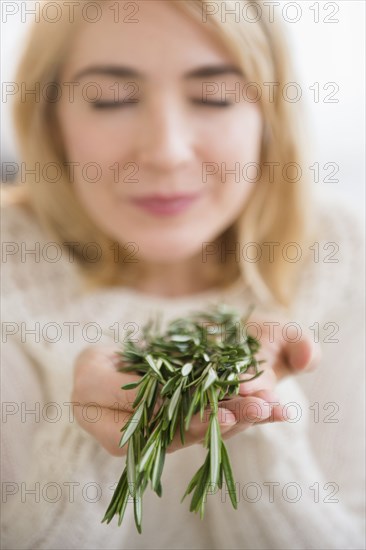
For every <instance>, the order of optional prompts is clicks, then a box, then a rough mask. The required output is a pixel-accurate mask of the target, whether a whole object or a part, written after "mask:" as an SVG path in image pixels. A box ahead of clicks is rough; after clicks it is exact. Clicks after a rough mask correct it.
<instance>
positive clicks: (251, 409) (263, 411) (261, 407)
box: [246, 401, 273, 421]
mask: <svg viewBox="0 0 366 550" xmlns="http://www.w3.org/2000/svg"><path fill="white" fill-rule="evenodd" d="M272 408H273V406H272V404H271V403H267V402H266V401H262V402H261V403H258V401H257V402H256V403H250V404H249V405H248V407H247V410H246V414H247V416H248V419H249V420H250V421H255V420H265V419H266V418H269V417H270V416H271V414H272Z"/></svg>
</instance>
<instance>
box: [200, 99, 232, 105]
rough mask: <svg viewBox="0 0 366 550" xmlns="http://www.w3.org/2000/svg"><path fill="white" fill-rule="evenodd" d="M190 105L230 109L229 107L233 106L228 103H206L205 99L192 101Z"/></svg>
mask: <svg viewBox="0 0 366 550" xmlns="http://www.w3.org/2000/svg"><path fill="white" fill-rule="evenodd" d="M192 103H194V104H195V105H205V106H207V107H230V105H233V103H232V102H230V101H207V100H206V99H192Z"/></svg>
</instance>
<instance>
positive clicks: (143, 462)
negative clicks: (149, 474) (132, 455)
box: [138, 441, 156, 473]
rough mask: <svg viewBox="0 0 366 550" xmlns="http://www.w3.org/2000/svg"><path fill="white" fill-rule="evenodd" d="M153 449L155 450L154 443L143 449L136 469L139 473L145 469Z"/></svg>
mask: <svg viewBox="0 0 366 550" xmlns="http://www.w3.org/2000/svg"><path fill="white" fill-rule="evenodd" d="M155 449H156V441H153V442H152V443H151V444H150V445H149V446H148V447H145V449H144V451H143V454H142V456H141V458H140V462H139V467H138V468H139V472H140V473H141V472H142V471H143V470H145V469H146V466H147V464H148V462H149V460H150V459H151V457H152V454H153V452H154V451H155Z"/></svg>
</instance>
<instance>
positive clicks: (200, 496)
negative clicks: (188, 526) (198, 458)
mask: <svg viewBox="0 0 366 550" xmlns="http://www.w3.org/2000/svg"><path fill="white" fill-rule="evenodd" d="M209 458H210V456H209V453H207V457H206V460H205V462H204V465H203V468H202V472H201V474H200V476H199V479H198V483H197V485H196V488H195V490H194V493H193V496H192V501H191V506H190V508H189V510H190V512H197V511H198V510H199V508H200V506H201V503H202V501H203V500H204V498H205V489H206V488H207V484H208V478H209V473H210V462H209Z"/></svg>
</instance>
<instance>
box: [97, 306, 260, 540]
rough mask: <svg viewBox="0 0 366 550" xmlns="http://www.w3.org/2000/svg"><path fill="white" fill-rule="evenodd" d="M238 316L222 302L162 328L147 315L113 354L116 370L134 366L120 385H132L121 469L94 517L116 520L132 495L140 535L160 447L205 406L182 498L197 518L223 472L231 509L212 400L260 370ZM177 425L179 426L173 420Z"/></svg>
mask: <svg viewBox="0 0 366 550" xmlns="http://www.w3.org/2000/svg"><path fill="white" fill-rule="evenodd" d="M247 319H248V315H247V316H246V317H241V316H240V315H239V314H238V312H236V311H235V310H233V309H231V308H230V307H229V306H226V305H225V304H220V305H217V306H213V307H212V308H211V310H210V311H206V312H205V311H198V312H195V313H192V315H190V316H187V317H185V318H181V319H175V320H174V321H172V322H171V323H169V326H168V327H167V329H166V331H165V334H161V333H159V330H160V329H159V326H158V323H155V326H154V322H153V321H152V320H150V321H149V322H148V323H147V324H146V325H145V327H143V329H142V332H143V340H142V342H139V343H136V342H133V341H132V340H129V339H127V341H126V342H125V343H124V350H123V352H122V351H121V352H119V351H118V354H119V355H120V357H121V364H122V366H121V368H120V369H119V370H120V371H121V372H134V373H136V374H137V375H139V376H140V379H139V380H136V381H135V382H131V383H129V384H126V385H125V386H123V389H126V390H128V389H137V394H136V397H135V401H134V403H133V409H134V412H133V415H132V417H131V418H130V420H129V422H128V423H127V424H126V425H125V426H124V427H123V428H122V429H121V432H122V436H121V441H120V446H122V447H123V446H124V445H125V444H126V443H128V449H127V460H126V466H125V468H124V471H123V473H122V475H121V477H120V480H119V482H118V485H117V488H116V490H115V491H114V494H113V497H112V499H111V502H110V504H109V506H108V509H107V511H106V513H105V516H104V518H103V520H102V521H106V522H107V523H109V522H110V521H111V519H112V518H113V517H114V516H115V515H117V516H118V525H121V522H122V520H123V516H124V514H125V510H126V506H127V502H128V500H129V497H130V496H131V495H132V496H133V501H134V517H135V524H136V528H137V530H138V532H139V533H141V530H142V527H141V524H142V497H143V494H144V492H145V490H146V488H147V486H148V484H149V481H151V488H152V489H153V490H154V491H155V492H156V494H157V495H158V496H161V495H162V491H163V488H162V484H161V478H162V473H163V468H164V462H165V456H166V452H167V449H168V447H169V445H170V443H171V442H172V440H173V438H174V437H175V436H176V434H177V432H178V430H179V432H180V439H181V442H182V444H183V445H184V443H185V432H186V430H188V429H189V427H190V424H191V420H192V417H193V415H195V414H197V413H198V412H199V413H200V417H201V420H203V417H204V415H205V413H207V412H209V408H210V409H211V412H210V418H209V422H208V426H207V429H206V433H205V437H204V441H203V444H204V446H205V447H206V448H207V454H206V458H205V461H204V463H203V465H202V466H201V467H200V468H199V469H198V470H197V472H196V474H195V475H194V476H193V478H192V479H191V481H190V483H189V485H188V487H187V490H186V492H185V494H184V496H183V498H182V500H183V499H184V498H185V497H186V496H187V495H188V494H191V493H192V500H191V503H190V510H191V511H192V512H195V513H197V512H199V514H200V516H201V518H203V516H204V510H205V503H206V497H207V494H208V491H209V488H210V487H212V485H213V484H214V485H216V484H217V485H218V487H219V488H220V489H221V488H222V485H223V480H224V478H225V480H226V482H227V485H228V489H229V494H230V498H231V502H232V504H233V506H234V508H237V497H236V492H235V482H234V478H233V474H232V470H231V465H230V461H229V456H228V453H227V450H226V447H225V445H224V443H223V440H222V436H221V431H220V425H219V421H218V417H217V414H218V404H219V400H227V399H231V398H233V397H235V396H236V395H238V394H239V389H240V384H241V383H243V381H244V380H243V375H244V374H246V375H248V374H250V378H247V379H246V381H249V380H253V379H254V378H256V377H258V376H260V375H261V374H262V371H260V370H259V368H258V367H259V365H260V364H261V363H262V361H258V360H257V359H256V353H257V352H258V350H259V349H260V343H259V341H258V340H256V339H255V338H254V337H252V336H250V335H246V336H245V338H244V341H243V339H242V329H243V325H242V323H243V322H244V320H245V322H246V320H247ZM178 424H179V426H178Z"/></svg>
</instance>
